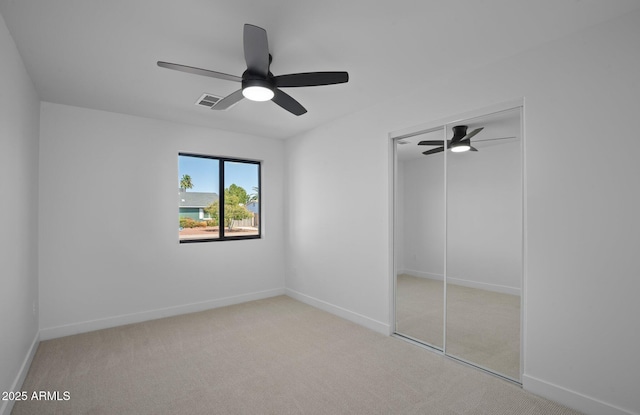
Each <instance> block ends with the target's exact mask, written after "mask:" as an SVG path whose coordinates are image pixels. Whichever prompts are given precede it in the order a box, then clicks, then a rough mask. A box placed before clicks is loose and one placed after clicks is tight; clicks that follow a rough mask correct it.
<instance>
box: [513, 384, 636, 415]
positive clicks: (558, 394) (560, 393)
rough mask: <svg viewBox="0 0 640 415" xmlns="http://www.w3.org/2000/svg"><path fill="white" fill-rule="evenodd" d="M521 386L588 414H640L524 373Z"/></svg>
mask: <svg viewBox="0 0 640 415" xmlns="http://www.w3.org/2000/svg"><path fill="white" fill-rule="evenodd" d="M522 387H523V388H524V389H525V390H527V391H529V392H531V393H534V394H536V395H539V396H542V397H543V398H547V399H550V400H552V401H554V402H558V403H560V404H562V405H565V406H568V407H569V408H572V409H575V410H577V411H580V412H584V413H585V414H589V415H640V414H638V412H632V411H630V410H627V409H623V408H620V407H617V406H615V405H611V404H608V403H606V402H602V401H600V400H598V399H595V398H592V397H589V396H586V395H583V394H581V393H578V392H575V391H572V390H569V389H566V388H563V387H562V386H558V385H554V384H553V383H550V382H546V381H544V380H541V379H537V378H535V377H533V376H529V375H526V374H525V375H523V376H522Z"/></svg>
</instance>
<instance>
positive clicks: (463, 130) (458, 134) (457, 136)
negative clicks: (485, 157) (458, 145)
mask: <svg viewBox="0 0 640 415" xmlns="http://www.w3.org/2000/svg"><path fill="white" fill-rule="evenodd" d="M452 130H453V138H452V139H451V141H452V142H455V141H460V140H462V139H463V138H464V136H466V135H467V126H466V125H456V126H455V127H453V128H452Z"/></svg>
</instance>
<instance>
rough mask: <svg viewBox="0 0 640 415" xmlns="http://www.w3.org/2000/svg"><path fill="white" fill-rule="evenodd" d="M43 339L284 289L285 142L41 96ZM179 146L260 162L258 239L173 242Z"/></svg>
mask: <svg viewBox="0 0 640 415" xmlns="http://www.w3.org/2000/svg"><path fill="white" fill-rule="evenodd" d="M40 141H41V144H40V156H41V157H40V204H39V206H40V212H39V216H40V293H41V295H40V301H41V314H40V319H41V320H40V327H41V330H42V331H41V335H42V337H43V338H49V337H55V336H60V335H65V334H70V333H75V332H80V331H86V330H92V329H96V328H102V327H109V326H113V325H118V324H124V323H129V322H133V321H141V320H145V319H149V318H157V317H161V316H163V315H172V314H178V313H184V312H189V311H194V310H199V309H205V308H211V307H215V306H220V305H226V304H230V303H233V302H239V301H246V300H251V299H255V298H261V297H265V296H271V295H277V294H282V293H284V268H283V262H284V254H283V240H284V236H283V214H282V211H283V193H282V184H283V164H284V162H283V155H284V144H283V143H282V141H279V140H269V139H264V138H261V137H253V136H247V135H241V134H234V133H229V132H224V131H217V130H212V129H207V128H199V127H193V126H187V125H182V124H173V123H168V122H162V121H157V120H152V119H146V118H139V117H134V116H127V115H121V114H114V113H107V112H102V111H95V110H88V109H82V108H76V107H69V106H64V105H59V104H52V103H42V105H41V138H40ZM178 152H190V153H198V154H210V155H218V156H232V157H239V158H248V159H255V160H262V161H263V164H262V179H263V180H262V214H263V216H262V219H263V221H262V223H263V226H264V228H263V238H262V239H257V240H245V241H226V242H209V243H195V244H182V245H180V244H178V228H177V219H178V218H177V202H178V199H177V178H178Z"/></svg>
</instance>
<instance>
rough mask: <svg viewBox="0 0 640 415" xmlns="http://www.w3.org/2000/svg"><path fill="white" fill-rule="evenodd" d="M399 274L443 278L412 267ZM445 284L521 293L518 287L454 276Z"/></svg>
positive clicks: (505, 292) (512, 293)
mask: <svg viewBox="0 0 640 415" xmlns="http://www.w3.org/2000/svg"><path fill="white" fill-rule="evenodd" d="M400 274H406V275H411V276H412V277H418V278H428V279H430V280H437V281H442V280H444V275H442V274H434V273H432V272H424V271H416V270H413V269H402V270H398V275H400ZM447 284H454V285H461V286H463V287H470V288H477V289H480V290H485V291H493V292H497V293H502V294H511V295H518V296H519V295H520V293H521V290H520V288H515V287H508V286H506V285H498V284H489V283H486V282H478V281H471V280H465V279H463V278H455V277H447Z"/></svg>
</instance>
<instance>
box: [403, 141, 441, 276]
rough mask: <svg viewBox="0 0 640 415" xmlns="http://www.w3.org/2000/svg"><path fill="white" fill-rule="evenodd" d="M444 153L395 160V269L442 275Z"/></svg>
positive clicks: (413, 272) (408, 272) (412, 272)
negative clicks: (397, 161)
mask: <svg viewBox="0 0 640 415" xmlns="http://www.w3.org/2000/svg"><path fill="white" fill-rule="evenodd" d="M443 154H444V153H440V154H435V155H432V156H430V157H422V158H419V159H413V160H406V161H402V162H399V163H398V177H397V183H398V184H397V186H398V196H397V199H398V200H397V203H398V204H397V208H396V209H397V214H398V225H399V226H398V227H397V228H396V234H397V235H402V237H401V238H399V239H400V240H401V241H402V242H401V245H400V244H398V245H397V246H396V247H397V249H398V257H399V263H398V266H397V268H398V270H399V271H400V272H402V273H407V274H409V275H413V276H416V277H424V278H432V279H443V278H444V244H445V233H444V229H445V228H444V218H445V215H444V157H443Z"/></svg>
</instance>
